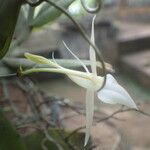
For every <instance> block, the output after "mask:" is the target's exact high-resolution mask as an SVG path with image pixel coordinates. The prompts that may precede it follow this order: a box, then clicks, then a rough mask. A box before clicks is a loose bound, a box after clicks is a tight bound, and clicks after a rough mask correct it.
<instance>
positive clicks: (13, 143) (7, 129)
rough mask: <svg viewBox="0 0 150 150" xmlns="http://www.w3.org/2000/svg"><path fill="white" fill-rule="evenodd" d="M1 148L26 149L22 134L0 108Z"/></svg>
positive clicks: (5, 149)
mask: <svg viewBox="0 0 150 150" xmlns="http://www.w3.org/2000/svg"><path fill="white" fill-rule="evenodd" d="M0 150H26V148H25V146H24V144H23V141H22V139H21V138H20V135H19V134H18V133H17V131H16V130H15V129H14V128H13V126H12V124H11V123H10V122H9V120H8V119H7V118H6V117H5V115H4V113H3V111H2V110H1V109H0Z"/></svg>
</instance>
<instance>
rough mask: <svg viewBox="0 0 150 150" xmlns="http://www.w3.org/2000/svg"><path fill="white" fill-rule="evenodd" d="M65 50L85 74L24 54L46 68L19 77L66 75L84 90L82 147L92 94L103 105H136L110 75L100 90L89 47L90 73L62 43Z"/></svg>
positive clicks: (87, 133)
mask: <svg viewBox="0 0 150 150" xmlns="http://www.w3.org/2000/svg"><path fill="white" fill-rule="evenodd" d="M94 20H95V17H94V18H93V21H92V29H91V41H92V42H93V43H95V39H94ZM64 45H65V47H66V48H67V50H68V51H69V52H70V53H71V54H72V55H73V56H74V57H75V58H76V59H77V61H78V62H79V63H80V64H81V66H83V68H84V69H85V72H82V71H77V70H72V69H67V68H64V67H62V66H60V65H59V64H58V63H57V62H56V60H55V59H54V56H53V61H51V60H49V59H47V58H44V57H42V56H38V55H33V54H30V53H25V57H26V58H27V59H29V60H31V61H33V62H35V63H36V64H46V65H47V67H46V68H31V69H27V70H24V71H23V70H20V73H21V75H25V74H29V73H33V72H51V73H53V72H54V73H61V74H66V75H67V76H68V77H69V78H70V79H71V80H72V81H73V82H75V83H76V84H77V85H79V86H81V87H83V88H85V89H86V129H85V142H84V145H86V144H87V143H88V140H89V137H90V130H91V126H92V122H93V115H94V94H95V93H97V97H98V98H99V99H100V100H101V101H102V102H104V103H108V104H121V105H125V106H128V107H130V108H134V109H137V106H136V104H135V103H134V101H133V99H132V98H131V97H130V95H129V94H128V92H127V91H126V90H125V89H124V88H123V87H122V86H121V85H119V84H118V83H117V81H116V80H115V78H114V77H113V76H112V75H111V74H107V75H106V83H105V86H104V87H103V88H102V89H101V90H100V91H99V89H100V88H101V86H102V84H103V81H104V77H101V76H98V75H97V62H96V55H95V51H94V49H93V48H92V46H90V49H89V57H90V65H91V72H90V71H89V70H88V68H87V67H86V65H85V64H84V63H83V62H82V61H81V60H80V59H79V58H78V57H77V56H76V55H75V54H74V53H73V52H72V51H71V50H70V49H69V48H68V47H67V45H66V44H65V43H64Z"/></svg>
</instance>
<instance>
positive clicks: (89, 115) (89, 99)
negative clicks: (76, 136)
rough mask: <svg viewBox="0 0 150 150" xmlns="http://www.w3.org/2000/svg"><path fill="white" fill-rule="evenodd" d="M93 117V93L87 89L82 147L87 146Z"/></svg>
mask: <svg viewBox="0 0 150 150" xmlns="http://www.w3.org/2000/svg"><path fill="white" fill-rule="evenodd" d="M93 115H94V91H93V90H89V89H87V91H86V131H85V142H84V146H86V145H87V143H88V140H89V137H90V130H91V127H92V122H93Z"/></svg>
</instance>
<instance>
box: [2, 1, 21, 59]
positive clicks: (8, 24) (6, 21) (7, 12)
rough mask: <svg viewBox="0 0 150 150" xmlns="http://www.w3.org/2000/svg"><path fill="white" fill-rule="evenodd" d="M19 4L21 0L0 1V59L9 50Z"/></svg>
mask: <svg viewBox="0 0 150 150" xmlns="http://www.w3.org/2000/svg"><path fill="white" fill-rule="evenodd" d="M21 4H22V1H21V0H0V59H1V58H3V57H4V56H5V54H6V53H7V51H8V49H9V46H10V43H11V40H12V36H13V33H14V30H15V25H16V22H17V18H18V15H19V10H20V7H21Z"/></svg>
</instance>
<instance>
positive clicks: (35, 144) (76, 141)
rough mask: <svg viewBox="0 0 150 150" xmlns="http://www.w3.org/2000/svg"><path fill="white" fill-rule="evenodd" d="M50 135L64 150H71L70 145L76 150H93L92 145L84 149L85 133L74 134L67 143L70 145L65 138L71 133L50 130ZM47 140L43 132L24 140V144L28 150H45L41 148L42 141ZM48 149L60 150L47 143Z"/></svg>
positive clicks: (54, 145)
mask: <svg viewBox="0 0 150 150" xmlns="http://www.w3.org/2000/svg"><path fill="white" fill-rule="evenodd" d="M49 134H50V136H51V137H52V138H53V139H54V140H55V141H56V142H57V144H59V145H60V146H61V147H62V149H63V150H70V149H72V148H70V145H73V146H74V147H76V149H85V150H86V149H88V150H91V149H90V148H89V147H90V144H91V141H90V142H89V144H88V145H87V146H86V148H84V147H83V142H84V133H75V134H73V135H72V136H71V137H70V138H69V139H68V140H67V141H68V142H69V144H68V143H67V142H66V140H65V137H67V136H68V135H69V134H70V132H66V131H65V130H61V129H53V128H52V129H49ZM44 138H45V136H44V134H43V132H42V131H39V132H36V133H33V134H31V135H29V136H27V137H25V138H24V142H25V144H26V146H27V149H28V150H43V149H42V147H41V143H42V140H43V139H44ZM45 145H46V147H47V148H48V150H59V149H58V148H57V146H56V144H55V143H53V142H50V141H48V140H47V141H46V142H45Z"/></svg>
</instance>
